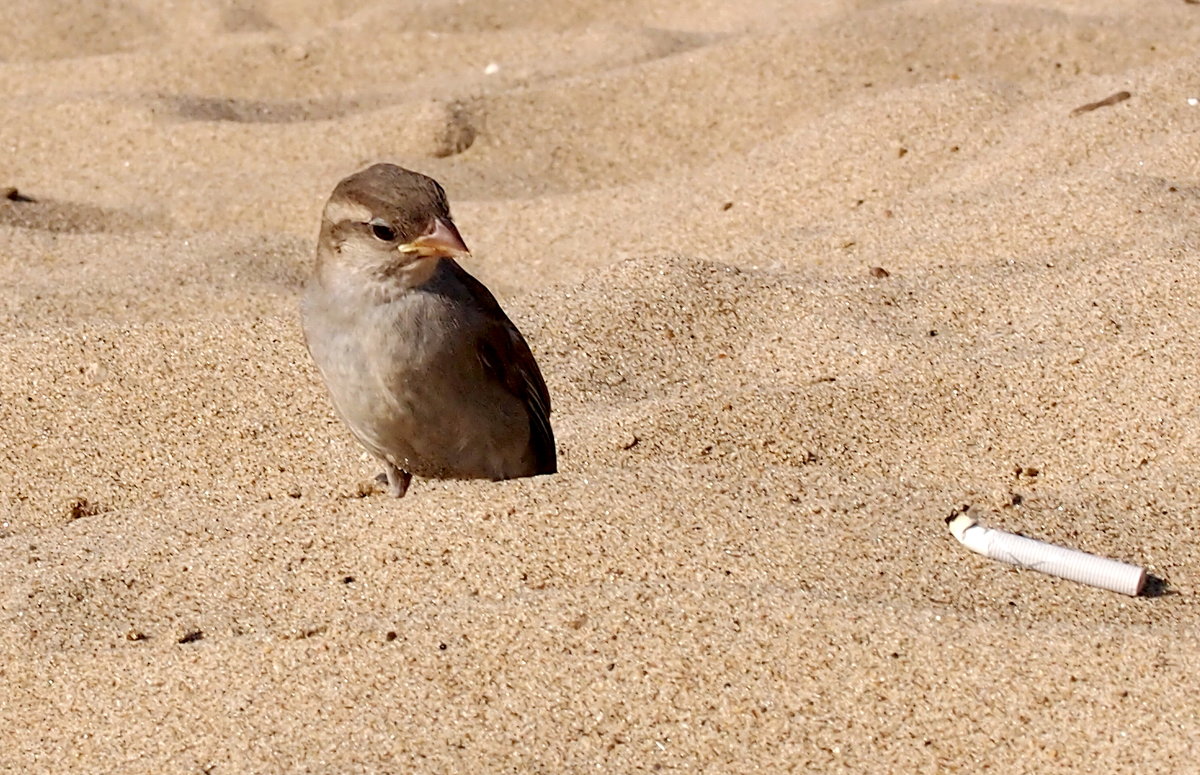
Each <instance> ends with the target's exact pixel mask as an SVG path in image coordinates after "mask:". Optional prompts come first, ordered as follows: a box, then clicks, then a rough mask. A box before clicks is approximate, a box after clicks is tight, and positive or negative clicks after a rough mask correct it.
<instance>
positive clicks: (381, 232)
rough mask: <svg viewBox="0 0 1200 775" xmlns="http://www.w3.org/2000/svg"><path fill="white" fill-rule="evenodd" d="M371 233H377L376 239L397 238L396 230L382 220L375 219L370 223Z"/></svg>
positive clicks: (388, 240)
mask: <svg viewBox="0 0 1200 775" xmlns="http://www.w3.org/2000/svg"><path fill="white" fill-rule="evenodd" d="M370 226H371V233H372V234H374V235H375V239H378V240H383V241H384V242H391V241H392V240H394V239H396V230H395V229H393V228H392V227H391V226H388V225H387V224H386V223H384V222H383V221H380V220H374V221H371V223H370Z"/></svg>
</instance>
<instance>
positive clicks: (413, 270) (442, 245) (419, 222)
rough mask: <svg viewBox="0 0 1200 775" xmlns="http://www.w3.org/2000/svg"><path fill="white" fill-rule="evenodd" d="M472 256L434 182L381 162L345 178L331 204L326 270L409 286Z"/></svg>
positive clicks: (321, 252)
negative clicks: (446, 263)
mask: <svg viewBox="0 0 1200 775" xmlns="http://www.w3.org/2000/svg"><path fill="white" fill-rule="evenodd" d="M467 254H468V250H467V246H466V243H464V242H463V239H462V236H461V235H460V234H459V233H458V229H457V228H456V227H455V225H454V221H453V220H452V219H451V218H450V206H449V204H448V203H447V202H446V192H445V191H443V190H442V187H441V186H440V185H438V182H437V181H436V180H434V179H433V178H430V177H427V176H425V175H422V174H420V173H419V172H413V171H411V170H406V169H404V168H403V167H397V166H396V165H394V164H375V165H373V166H371V167H368V168H367V169H365V170H362V171H361V172H357V173H355V174H353V175H351V176H350V177H348V178H346V179H345V180H343V181H342V182H341V183H339V184H338V186H337V188H335V189H334V191H333V194H332V195H331V196H330V197H329V201H328V202H327V203H326V205H325V213H324V217H323V220H322V224H321V236H320V239H319V243H318V247H317V257H318V262H319V264H321V265H322V266H329V268H331V269H336V271H338V272H341V273H344V272H347V271H349V272H350V273H351V274H354V275H367V276H369V277H373V278H376V279H378V280H386V281H390V282H392V283H396V284H399V285H401V286H404V287H409V288H411V287H416V286H418V285H421V284H422V283H424V282H425V281H427V280H428V279H429V278H430V277H431V276H432V275H433V272H434V270H435V269H436V268H437V264H438V262H439V261H440V260H441V259H443V258H455V257H458V256H465V255H467Z"/></svg>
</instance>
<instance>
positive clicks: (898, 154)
mask: <svg viewBox="0 0 1200 775" xmlns="http://www.w3.org/2000/svg"><path fill="white" fill-rule="evenodd" d="M907 155H908V149H907V148H901V149H899V150H898V151H896V158H897V159H903V158H904V157H905V156H907Z"/></svg>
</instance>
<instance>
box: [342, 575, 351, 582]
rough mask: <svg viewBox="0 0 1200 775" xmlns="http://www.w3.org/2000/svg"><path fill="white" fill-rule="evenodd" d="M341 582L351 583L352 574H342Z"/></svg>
mask: <svg viewBox="0 0 1200 775" xmlns="http://www.w3.org/2000/svg"><path fill="white" fill-rule="evenodd" d="M342 583H343V584H353V583H354V577H353V576H342Z"/></svg>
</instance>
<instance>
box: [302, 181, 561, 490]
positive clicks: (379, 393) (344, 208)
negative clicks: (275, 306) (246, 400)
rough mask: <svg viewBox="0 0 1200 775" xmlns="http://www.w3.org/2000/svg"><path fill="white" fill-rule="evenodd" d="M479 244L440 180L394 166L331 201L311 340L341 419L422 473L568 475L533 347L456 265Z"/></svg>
mask: <svg viewBox="0 0 1200 775" xmlns="http://www.w3.org/2000/svg"><path fill="white" fill-rule="evenodd" d="M462 255H467V248H466V245H465V243H464V242H463V240H462V237H461V236H460V235H459V233H458V229H457V228H456V227H455V225H454V221H453V220H452V219H451V218H450V209H449V205H448V204H447V202H446V194H445V192H444V191H443V190H442V187H441V186H440V185H438V183H437V181H435V180H433V179H432V178H429V177H426V176H424V175H421V174H419V173H416V172H412V171H410V170H406V169H403V168H401V167H397V166H395V165H392V164H376V165H374V166H372V167H369V168H368V169H365V170H363V171H361V172H358V173H356V174H354V175H351V176H350V177H348V178H346V179H345V180H343V181H342V182H341V183H339V184H338V185H337V188H335V189H334V191H333V194H332V196H330V198H329V201H328V202H327V203H326V205H325V212H324V217H323V219H322V224H321V234H320V237H319V240H318V245H317V262H316V269H315V271H314V273H313V276H312V279H311V280H310V282H309V285H308V289H307V291H306V293H305V296H304V300H303V302H302V304H301V317H302V320H303V325H304V337H305V341H306V343H307V344H308V350H309V352H310V353H311V354H312V357H313V360H314V361H315V362H316V364H317V367H318V369H320V372H321V376H322V377H323V378H324V380H325V384H326V386H327V387H328V388H329V394H330V397H331V399H332V400H333V404H334V407H335V408H336V409H337V412H338V414H339V415H340V416H341V418H342V420H344V421H345V423H346V425H347V426H348V427H349V428H350V431H351V432H352V433H353V434H354V436H355V437H356V438H357V439H358V440H359V442H361V443H362V445H363V446H364V447H366V448H367V450H368V451H370V452H371V454H373V455H374V456H375V457H377V458H379V460H380V461H382V462H383V465H384V472H385V473H386V475H387V479H388V489H389V491H390V492H391V494H392V495H394V496H396V497H401V496H403V495H404V493H405V491H406V490H407V489H408V484H409V481H410V479H411V477H412V476H413V475H414V474H415V475H417V476H424V477H432V478H444V479H509V478H513V477H519V476H536V475H538V474H552V473H554V472H555V471H556V470H557V459H556V452H555V446H554V432H553V430H552V429H551V427H550V394H549V393H548V392H547V390H546V383H545V381H544V380H543V379H542V373H541V371H540V370H539V369H538V365H537V361H535V360H534V357H533V353H532V352H530V350H529V345H527V344H526V343H525V339H524V338H523V337H522V336H521V333H520V332H519V331H518V330H517V328H516V326H514V325H513V323H512V321H510V320H509V319H508V316H506V315H505V314H504V311H503V310H502V309H501V308H500V305H499V303H497V301H496V299H495V297H494V296H492V294H491V292H490V291H488V289H487V288H486V287H484V285H483V284H482V283H481V282H479V281H478V280H476V279H475V278H474V277H472V276H471V275H470V274H468V273H467V272H466V270H465V269H463V268H462V267H461V266H459V264H458V263H457V262H456V261H455V260H454V256H462Z"/></svg>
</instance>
